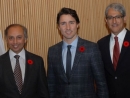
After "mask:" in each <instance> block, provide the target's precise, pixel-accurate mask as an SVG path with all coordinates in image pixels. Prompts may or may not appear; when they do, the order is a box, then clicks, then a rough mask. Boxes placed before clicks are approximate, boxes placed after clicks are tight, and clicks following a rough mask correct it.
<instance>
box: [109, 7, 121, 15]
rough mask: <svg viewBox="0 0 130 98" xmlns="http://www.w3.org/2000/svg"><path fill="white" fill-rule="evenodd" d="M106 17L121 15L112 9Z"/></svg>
mask: <svg viewBox="0 0 130 98" xmlns="http://www.w3.org/2000/svg"><path fill="white" fill-rule="evenodd" d="M107 15H108V16H110V15H111V16H115V15H121V13H120V12H119V11H117V10H115V9H113V8H110V9H109V10H108V13H107Z"/></svg>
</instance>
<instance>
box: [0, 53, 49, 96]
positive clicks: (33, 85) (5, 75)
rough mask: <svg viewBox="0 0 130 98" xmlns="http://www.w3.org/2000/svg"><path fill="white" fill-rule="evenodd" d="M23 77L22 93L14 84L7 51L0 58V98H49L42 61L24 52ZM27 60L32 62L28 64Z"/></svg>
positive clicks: (38, 57)
mask: <svg viewBox="0 0 130 98" xmlns="http://www.w3.org/2000/svg"><path fill="white" fill-rule="evenodd" d="M25 58H26V64H25V77H24V84H23V88H22V93H21V94H19V91H18V88H17V85H16V83H15V79H14V75H13V71H12V67H11V62H10V58H9V51H8V52H6V53H5V54H3V55H1V56H0V98H49V94H48V88H47V81H46V75H45V70H44V63H43V59H42V58H41V57H40V56H37V55H35V54H32V53H30V52H28V51H25ZM28 60H31V61H33V63H32V64H31V63H30V64H29V63H28Z"/></svg>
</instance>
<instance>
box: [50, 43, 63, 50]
mask: <svg viewBox="0 0 130 98" xmlns="http://www.w3.org/2000/svg"><path fill="white" fill-rule="evenodd" d="M62 44H63V41H61V42H59V43H56V44H55V45H52V46H50V47H49V49H57V48H60V47H62Z"/></svg>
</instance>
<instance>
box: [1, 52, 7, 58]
mask: <svg viewBox="0 0 130 98" xmlns="http://www.w3.org/2000/svg"><path fill="white" fill-rule="evenodd" d="M7 57H8V58H9V52H8V51H7V52H6V53H4V54H2V55H0V59H5V58H7Z"/></svg>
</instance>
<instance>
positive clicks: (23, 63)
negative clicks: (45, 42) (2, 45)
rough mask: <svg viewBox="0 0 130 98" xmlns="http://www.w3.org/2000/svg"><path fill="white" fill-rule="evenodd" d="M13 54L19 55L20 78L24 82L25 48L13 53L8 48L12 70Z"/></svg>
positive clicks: (14, 61) (13, 64)
mask: <svg viewBox="0 0 130 98" xmlns="http://www.w3.org/2000/svg"><path fill="white" fill-rule="evenodd" d="M15 55H19V56H20V57H19V63H20V68H21V72H22V80H23V82H24V75H25V50H24V49H22V51H21V52H20V53H19V54H16V53H14V52H13V51H12V50H11V49H10V50H9V56H10V61H11V66H12V70H13V72H14V69H15V65H16V58H14V56H15Z"/></svg>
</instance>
